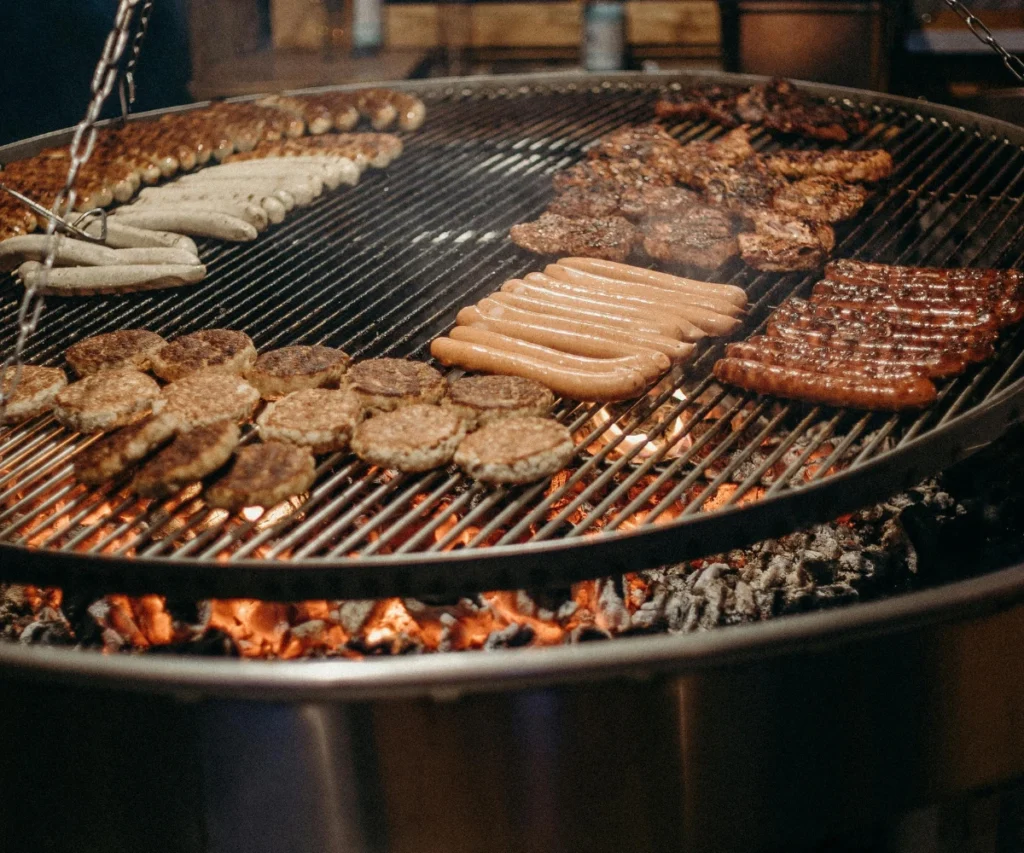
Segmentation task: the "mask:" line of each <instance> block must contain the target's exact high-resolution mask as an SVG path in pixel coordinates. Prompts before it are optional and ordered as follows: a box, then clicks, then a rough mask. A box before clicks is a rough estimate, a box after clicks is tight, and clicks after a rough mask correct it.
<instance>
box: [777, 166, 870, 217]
mask: <svg viewBox="0 0 1024 853" xmlns="http://www.w3.org/2000/svg"><path fill="white" fill-rule="evenodd" d="M867 199H868V191H867V190H866V189H864V187H862V186H858V185H857V184H846V183H843V182H842V181H837V180H834V179H832V178H824V177H820V176H819V177H812V178H804V179H803V180H800V181H796V182H795V183H792V184H790V185H789V186H786V187H783V188H782V189H780V190H779V191H778V192H777V193H776V194H775V200H774V206H775V209H776V210H778V211H781V212H782V213H788V214H790V215H792V216H799V217H800V218H801V219H809V220H811V221H812V222H844V221H845V220H847V219H853V217H854V216H856V215H857V214H858V213H860V209H861V208H862V207H864V203H865V202H866V201H867Z"/></svg>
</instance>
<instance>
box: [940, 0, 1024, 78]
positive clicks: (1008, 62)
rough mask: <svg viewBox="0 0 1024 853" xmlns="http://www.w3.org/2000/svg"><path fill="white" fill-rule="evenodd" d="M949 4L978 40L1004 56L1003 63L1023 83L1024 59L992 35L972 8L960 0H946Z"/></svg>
mask: <svg viewBox="0 0 1024 853" xmlns="http://www.w3.org/2000/svg"><path fill="white" fill-rule="evenodd" d="M945 3H946V5H947V6H949V8H950V9H952V10H953V11H954V12H956V13H957V14H958V15H959V16H960V17H961V18H962V19H963V22H964V23H965V24H967V26H968V27H970V30H971V32H972V33H974V35H975V36H977V38H978V41H980V42H982V44H987V45H988V46H989V47H990V48H992V50H994V51H995V52H996V53H998V54H999V55H1000V56H1001V57H1002V58H1003V65H1005V66H1006V68H1007V70H1008V71H1009V72H1010V73H1011V74H1012V75H1013V76H1014V77H1016V78H1017V80H1019V81H1020V82H1021V83H1024V61H1021V58H1020V57H1019V56H1014V54H1012V53H1010V52H1009V51H1008V50H1007V49H1006V48H1005V47H1003V46H1002V45H1001V44H1000V43H999V42H998V41H996V37H995V36H994V35H992V31H991V30H990V29H989V28H988V27H986V26H985V23H984V22H983V21H982V20H981V19H980V18H978V17H977V16H976V15H975V14H974V13H973V12H972V11H971V10H970V9H968V8H967V7H966V6H965V5H964V4H963V3H961V2H960V0H945Z"/></svg>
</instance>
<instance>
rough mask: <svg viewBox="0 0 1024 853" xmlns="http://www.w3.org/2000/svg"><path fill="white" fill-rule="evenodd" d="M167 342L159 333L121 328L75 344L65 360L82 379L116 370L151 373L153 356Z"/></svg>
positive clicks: (69, 348)
mask: <svg viewBox="0 0 1024 853" xmlns="http://www.w3.org/2000/svg"><path fill="white" fill-rule="evenodd" d="M166 343H167V342H166V341H165V340H164V339H163V338H162V337H160V335H158V334H157V333H156V332H148V331H146V330H145V329H121V330H119V331H116V332H108V333H107V334H105V335H94V336H93V337H91V338H85V339H84V340H81V341H79V342H78V343H76V344H72V345H71V346H70V347H68V350H67V352H66V353H65V354H64V357H65V358H66V359H67V362H68V364H69V365H71V369H72V370H74V371H75V373H77V374H78V375H79V376H89V375H91V374H93V373H97V372H99V371H100V370H109V369H110V368H115V367H134V368H135V369H136V370H149V367H150V359H151V357H152V355H153V353H154V352H155V351H156V350H158V349H160V348H161V347H163V346H164V345H165V344H166Z"/></svg>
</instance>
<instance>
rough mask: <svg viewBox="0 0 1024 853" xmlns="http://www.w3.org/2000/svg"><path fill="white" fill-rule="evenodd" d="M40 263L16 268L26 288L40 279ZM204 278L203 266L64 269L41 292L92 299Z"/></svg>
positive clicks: (31, 262) (159, 265) (160, 265)
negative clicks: (109, 294)
mask: <svg viewBox="0 0 1024 853" xmlns="http://www.w3.org/2000/svg"><path fill="white" fill-rule="evenodd" d="M42 266H43V265H42V264H39V263H36V262H35V261H29V262H28V263H25V264H22V265H21V266H20V267H19V268H18V276H19V277H20V278H21V280H22V282H24V284H25V285H26V286H31V285H36V286H38V282H39V280H40V275H41V271H42ZM205 277H206V267H205V266H203V265H202V264H188V265H181V264H146V265H134V266H132V265H128V264H124V265H121V266H116V267H63V268H61V269H56V270H50V275H49V280H48V283H47V285H46V287H45V289H41V290H40V291H39V292H40V293H45V294H52V295H55V296H91V295H93V294H97V293H132V292H135V291H137V290H153V289H156V288H162V287H177V286H179V285H182V284H194V283H195V282H197V281H202V280H203V279H204V278H205Z"/></svg>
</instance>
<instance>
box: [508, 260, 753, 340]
mask: <svg viewBox="0 0 1024 853" xmlns="http://www.w3.org/2000/svg"><path fill="white" fill-rule="evenodd" d="M524 281H526V282H528V283H530V284H538V285H540V286H541V287H546V288H548V289H549V290H558V291H561V292H563V293H568V294H570V295H573V296H576V297H577V298H579V299H583V300H586V301H589V302H595V303H601V304H603V305H607V306H616V307H621V306H632V307H634V308H640V309H642V310H646V311H649V312H650V313H651V315H652V316H658V315H659V314H661V315H662V316H668V317H671V318H672V319H674V320H675V321H676V322H677V323H679V324H680V325H682V323H684V322H686V323H690V324H691V325H693V326H696V327H697V328H698V329H700V330H701V331H702V332H704V333H705V334H709V335H727V334H730V333H731V332H734V331H736V329H737V328H738V327H739V325H740V321H739V320H737V319H735V318H734V317H726V316H724V315H722V314H716V313H715V312H714V311H708V309H706V308H701V307H700V306H698V305H679V304H675V303H673V301H672V299H671V297H669V298H666V299H664V300H655V299H649V298H647V297H644V296H633V295H630V294H627V293H613V292H611V291H609V292H599V291H597V290H595V289H593V288H591V287H583V286H581V285H579V284H570V283H569V282H565V281H559V280H558V279H554V278H551V276H547V275H544V273H530V274H529V275H527V276H526V278H525V279H524ZM684 332H685V329H684Z"/></svg>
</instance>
